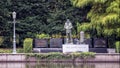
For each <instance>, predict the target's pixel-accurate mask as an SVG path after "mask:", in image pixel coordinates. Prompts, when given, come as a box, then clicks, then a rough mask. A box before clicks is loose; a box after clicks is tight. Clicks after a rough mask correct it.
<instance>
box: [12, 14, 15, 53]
mask: <svg viewBox="0 0 120 68" xmlns="http://www.w3.org/2000/svg"><path fill="white" fill-rule="evenodd" d="M12 14H13V54H16V35H15V23H16V20H15V19H16V12H13V13H12Z"/></svg>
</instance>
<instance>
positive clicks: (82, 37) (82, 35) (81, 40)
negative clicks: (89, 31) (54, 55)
mask: <svg viewBox="0 0 120 68" xmlns="http://www.w3.org/2000/svg"><path fill="white" fill-rule="evenodd" d="M80 43H81V44H83V43H84V32H83V31H81V32H80Z"/></svg>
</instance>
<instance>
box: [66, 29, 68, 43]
mask: <svg viewBox="0 0 120 68" xmlns="http://www.w3.org/2000/svg"><path fill="white" fill-rule="evenodd" d="M66 43H68V33H67V31H66Z"/></svg>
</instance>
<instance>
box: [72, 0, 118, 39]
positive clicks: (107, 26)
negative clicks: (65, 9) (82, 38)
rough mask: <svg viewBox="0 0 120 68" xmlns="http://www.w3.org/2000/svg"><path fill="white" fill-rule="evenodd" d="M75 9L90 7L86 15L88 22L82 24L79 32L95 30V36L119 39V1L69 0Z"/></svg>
mask: <svg viewBox="0 0 120 68" xmlns="http://www.w3.org/2000/svg"><path fill="white" fill-rule="evenodd" d="M71 1H72V3H73V5H74V6H76V7H81V8H84V7H85V6H91V9H90V11H89V12H88V14H87V18H88V19H89V20H90V22H86V23H83V24H82V26H80V28H79V29H80V30H84V31H86V30H93V29H94V30H96V33H97V35H99V36H101V35H105V36H111V35H116V36H117V37H120V1H119V0H71Z"/></svg>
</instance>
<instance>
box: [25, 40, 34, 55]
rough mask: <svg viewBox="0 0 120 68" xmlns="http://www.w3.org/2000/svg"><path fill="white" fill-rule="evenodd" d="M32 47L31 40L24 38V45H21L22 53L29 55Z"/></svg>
mask: <svg viewBox="0 0 120 68" xmlns="http://www.w3.org/2000/svg"><path fill="white" fill-rule="evenodd" d="M32 46H33V39H31V38H26V39H25V40H24V44H23V49H24V53H31V52H32Z"/></svg>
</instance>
